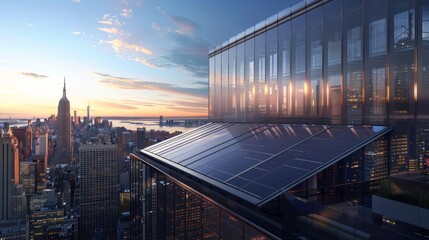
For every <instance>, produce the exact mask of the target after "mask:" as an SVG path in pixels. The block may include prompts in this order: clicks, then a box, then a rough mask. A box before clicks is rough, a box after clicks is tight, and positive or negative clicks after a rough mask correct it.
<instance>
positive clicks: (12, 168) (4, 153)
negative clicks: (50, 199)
mask: <svg viewBox="0 0 429 240" xmlns="http://www.w3.org/2000/svg"><path fill="white" fill-rule="evenodd" d="M17 145H18V141H17V140H16V138H15V137H14V136H13V135H12V132H11V130H10V129H9V126H8V124H5V127H4V129H3V130H2V133H1V138H0V171H1V174H0V191H1V193H2V194H1V196H0V221H2V220H6V219H7V218H8V212H9V208H10V201H11V197H12V196H13V195H14V193H15V189H14V188H15V185H16V184H18V183H19V159H18V147H17Z"/></svg>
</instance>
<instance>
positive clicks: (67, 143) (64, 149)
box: [56, 79, 72, 164]
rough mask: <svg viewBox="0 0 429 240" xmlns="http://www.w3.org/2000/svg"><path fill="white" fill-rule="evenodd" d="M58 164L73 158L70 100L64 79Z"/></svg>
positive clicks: (58, 131) (58, 121) (58, 133)
mask: <svg viewBox="0 0 429 240" xmlns="http://www.w3.org/2000/svg"><path fill="white" fill-rule="evenodd" d="M56 133H57V148H56V164H60V163H70V162H71V160H72V146H71V118H70V102H69V100H68V99H67V95H66V82H65V79H64V88H63V97H62V98H61V99H60V101H59V104H58V115H57V130H56Z"/></svg>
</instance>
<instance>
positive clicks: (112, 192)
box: [79, 143, 118, 239]
mask: <svg viewBox="0 0 429 240" xmlns="http://www.w3.org/2000/svg"><path fill="white" fill-rule="evenodd" d="M117 157H118V153H117V146H116V144H109V143H107V144H82V145H81V146H80V147H79V162H80V169H79V172H80V196H81V197H80V207H79V215H80V218H79V239H89V238H91V237H92V234H93V232H94V230H95V229H97V228H101V229H103V232H104V237H105V239H115V236H116V216H117V212H116V206H117V203H118V197H117V191H116V190H117V185H118V177H117Z"/></svg>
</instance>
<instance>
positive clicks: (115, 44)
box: [99, 39, 153, 55]
mask: <svg viewBox="0 0 429 240" xmlns="http://www.w3.org/2000/svg"><path fill="white" fill-rule="evenodd" d="M99 43H107V44H110V45H111V46H112V48H113V50H114V51H115V52H116V53H122V52H123V51H134V52H140V53H144V54H147V55H152V54H153V53H152V51H150V50H149V49H146V48H144V47H142V46H139V45H137V44H132V43H128V42H125V41H123V40H121V39H115V40H112V41H105V40H101V41H100V42H99Z"/></svg>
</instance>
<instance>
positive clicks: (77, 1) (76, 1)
mask: <svg viewBox="0 0 429 240" xmlns="http://www.w3.org/2000/svg"><path fill="white" fill-rule="evenodd" d="M72 2H74V3H80V0H72Z"/></svg>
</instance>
